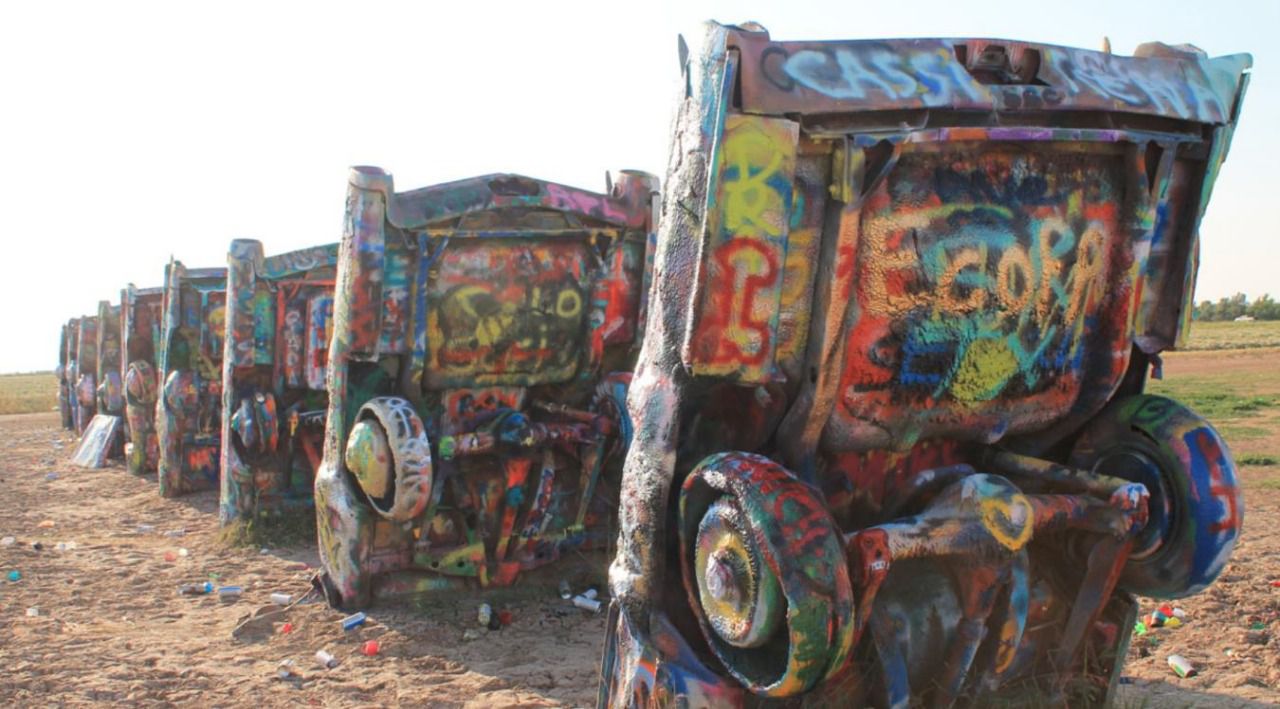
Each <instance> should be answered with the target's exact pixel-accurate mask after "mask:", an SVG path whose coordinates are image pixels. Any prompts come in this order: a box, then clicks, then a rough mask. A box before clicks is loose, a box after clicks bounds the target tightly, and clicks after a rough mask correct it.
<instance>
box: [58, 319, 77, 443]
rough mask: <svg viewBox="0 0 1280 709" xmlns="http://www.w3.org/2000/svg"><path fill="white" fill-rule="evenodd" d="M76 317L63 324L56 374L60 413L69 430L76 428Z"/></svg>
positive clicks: (59, 340)
mask: <svg viewBox="0 0 1280 709" xmlns="http://www.w3.org/2000/svg"><path fill="white" fill-rule="evenodd" d="M77 329H78V328H77V327H76V319H75V318H72V319H71V320H68V321H67V322H66V323H64V324H63V325H62V333H61V335H60V336H59V338H58V367H57V369H55V370H54V376H55V377H57V379H58V414H59V418H60V420H61V421H62V427H63V428H65V429H66V430H68V431H74V430H76V419H75V410H74V408H73V407H74V401H75V382H74V381H73V380H72V373H73V372H74V371H75V362H76V355H75V345H76V332H77Z"/></svg>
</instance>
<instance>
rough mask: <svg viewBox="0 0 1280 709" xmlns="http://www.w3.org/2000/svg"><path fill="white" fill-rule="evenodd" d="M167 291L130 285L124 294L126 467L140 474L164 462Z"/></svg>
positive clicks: (121, 320) (122, 338)
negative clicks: (162, 356) (160, 397)
mask: <svg viewBox="0 0 1280 709" xmlns="http://www.w3.org/2000/svg"><path fill="white" fill-rule="evenodd" d="M163 315H164V288H163V287H157V288H138V287H136V286H134V285H133V284H132V283H130V284H129V285H128V286H127V287H126V288H125V289H124V290H122V291H120V343H121V344H120V349H121V352H122V353H123V360H122V361H121V364H120V368H121V372H120V374H121V376H122V377H123V380H124V409H125V422H126V424H127V425H126V427H125V432H126V437H127V441H126V443H125V446H124V449H125V464H126V465H127V466H128V468H129V472H131V473H134V474H136V475H141V474H143V473H150V472H155V470H156V466H157V464H158V462H159V460H160V443H159V440H158V439H157V437H156V424H155V421H156V393H157V392H158V391H159V389H160V384H161V380H160V367H159V359H158V355H159V352H160V350H161V346H160V343H161V342H162V340H161V327H160V326H161V323H162V321H163Z"/></svg>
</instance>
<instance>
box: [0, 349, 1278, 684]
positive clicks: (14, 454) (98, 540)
mask: <svg viewBox="0 0 1280 709" xmlns="http://www.w3.org/2000/svg"><path fill="white" fill-rule="evenodd" d="M1276 369H1280V351H1277V350H1269V351H1254V352H1251V353H1239V355H1238V356H1237V355H1231V356H1224V355H1223V353H1190V354H1186V355H1177V356H1172V357H1168V358H1166V364H1165V370H1166V376H1168V377H1177V376H1180V375H1181V376H1186V375H1187V373H1195V372H1217V373H1221V372H1223V371H1230V372H1238V375H1239V376H1240V377H1245V378H1247V377H1249V376H1251V374H1254V373H1258V372H1263V371H1274V370H1276ZM1229 443H1231V441H1229ZM72 446H73V442H72V437H71V436H70V435H69V434H68V433H66V432H65V431H61V430H59V429H58V422H57V418H56V416H55V415H53V414H25V415H13V416H3V417H0V450H2V451H3V452H4V456H3V463H0V537H5V536H12V537H14V538H15V543H14V544H13V545H11V546H6V547H0V574H8V573H9V572H11V571H14V570H16V571H18V572H19V573H21V575H22V576H21V579H20V580H18V581H16V582H10V581H7V580H5V581H0V668H3V671H0V703H2V704H4V705H7V706H12V705H18V706H27V705H34V704H37V703H38V704H41V705H71V706H75V705H84V704H94V703H103V704H105V703H111V704H121V703H128V704H130V705H140V706H148V705H182V706H194V705H200V706H206V707H207V706H244V705H250V704H255V705H260V706H286V705H288V706H293V705H312V706H385V705H398V704H414V705H430V706H486V707H488V706H589V705H592V704H593V703H594V699H595V691H596V669H597V665H598V662H599V654H600V644H601V641H602V639H603V635H604V621H603V617H602V616H597V615H590V614H588V613H586V612H584V611H580V610H578V609H576V608H573V607H571V606H568V605H567V604H566V603H565V602H564V601H562V600H561V599H560V598H559V597H558V595H556V593H555V592H554V585H555V583H556V582H557V581H558V579H559V576H550V575H545V574H544V575H542V576H539V577H536V578H534V579H531V580H530V582H527V583H523V584H522V585H520V586H519V587H517V588H516V589H514V590H512V591H507V592H505V593H502V594H499V595H491V596H488V598H489V599H490V600H491V601H493V602H494V603H495V605H496V606H497V607H499V608H502V609H508V610H510V611H511V612H512V614H513V618H514V620H513V622H512V623H511V625H510V626H508V627H506V628H504V629H503V630H501V631H495V632H489V631H483V630H479V629H478V627H477V625H476V622H475V612H476V603H477V599H476V598H475V597H473V596H466V597H455V598H450V599H441V600H438V601H435V602H432V603H431V604H430V605H426V606H424V605H413V604H408V603H405V604H400V605H395V606H392V607H378V608H376V609H375V610H373V611H371V612H370V613H369V616H370V618H369V622H368V623H367V624H366V625H365V626H363V627H362V628H359V629H357V630H354V631H350V632H346V631H343V630H342V628H341V620H342V614H341V613H338V612H337V611H333V610H330V609H328V608H327V607H326V606H325V605H324V604H323V602H320V601H315V602H309V603H301V604H298V605H296V606H294V607H293V608H292V609H291V610H289V611H287V613H285V614H283V615H281V616H279V617H272V616H265V617H263V618H262V619H261V620H259V621H256V622H253V623H249V624H248V625H247V626H245V628H244V630H243V631H242V632H241V633H240V634H239V635H238V637H233V630H235V629H236V628H237V626H238V625H240V624H241V623H242V622H243V621H244V620H246V619H248V618H249V617H250V616H251V615H253V614H254V613H255V612H257V613H263V612H267V611H270V610H274V609H276V607H275V606H272V605H271V604H270V601H269V596H270V594H271V593H273V592H282V593H289V594H292V595H294V597H295V598H296V597H297V596H298V595H300V594H304V593H306V592H308V591H309V589H310V585H309V578H310V576H311V574H312V573H313V567H314V566H315V564H316V563H317V559H316V555H315V551H314V549H310V548H298V549H275V548H270V549H267V550H265V553H264V552H262V551H260V550H257V549H228V548H226V547H225V546H223V545H221V544H220V543H219V542H218V541H217V539H216V534H217V519H216V512H215V507H216V494H215V493H212V492H209V493H201V494H197V495H193V496H190V497H186V498H180V499H177V500H165V499H162V498H160V497H159V496H158V494H157V491H156V483H155V479H154V476H153V477H150V478H137V477H134V476H131V475H129V474H128V473H127V472H126V471H125V470H124V469H123V467H122V466H121V465H119V464H116V465H113V466H111V467H109V468H107V469H104V470H97V471H87V470H80V469H77V468H73V467H71V466H70V465H69V464H68V460H69V458H70V454H71V450H72ZM1232 447H1233V451H1234V452H1235V453H1236V454H1237V455H1240V454H1241V453H1242V452H1271V453H1275V452H1280V424H1278V425H1275V426H1272V427H1271V428H1270V433H1269V434H1268V435H1267V436H1265V437H1262V438H1253V439H1250V440H1248V441H1246V442H1245V443H1244V444H1242V445H1240V446H1236V445H1235V444H1234V443H1232ZM1241 470H1242V475H1243V479H1244V485H1245V504H1246V513H1245V523H1244V524H1245V526H1244V535H1243V539H1242V541H1241V543H1240V545H1239V546H1238V547H1237V550H1236V554H1235V557H1234V561H1233V562H1232V564H1231V565H1230V566H1229V567H1228V568H1227V570H1226V571H1225V573H1224V574H1223V575H1222V577H1221V579H1219V581H1218V583H1217V584H1216V585H1215V586H1214V587H1213V588H1211V589H1210V590H1209V591H1208V592H1206V593H1204V594H1202V595H1200V596H1197V597H1195V598H1190V599H1185V600H1183V601H1180V602H1179V603H1178V604H1177V605H1178V606H1180V607H1181V608H1183V609H1184V610H1185V611H1186V614H1187V621H1188V622H1187V624H1186V625H1184V626H1183V627H1180V628H1177V629H1161V630H1157V631H1155V632H1153V633H1151V634H1150V635H1148V636H1146V637H1144V638H1136V639H1135V642H1134V645H1133V650H1132V653H1131V657H1130V661H1129V664H1128V665H1127V667H1126V670H1125V678H1124V680H1123V681H1124V686H1123V691H1122V695H1121V701H1120V703H1119V704H1120V706H1125V707H1138V706H1148V707H1166V706H1168V707H1185V706H1212V707H1234V706H1270V705H1275V704H1280V639H1278V638H1277V636H1278V635H1280V588H1273V587H1272V586H1271V585H1270V583H1271V582H1272V581H1280V535H1277V533H1276V532H1275V530H1276V529H1277V528H1278V527H1280V467H1278V466H1275V465H1271V466H1262V467H1255V466H1249V467H1243V468H1242V469H1241ZM50 473H55V474H56V475H57V477H56V479H52V480H50V479H48V477H47V476H48V475H49V474H50ZM42 523H43V524H42ZM50 523H51V525H52V526H49V524H50ZM146 525H149V526H150V527H151V528H148V527H147V526H146ZM177 530H182V531H183V532H184V533H183V535H182V536H166V533H167V532H168V533H172V532H176V531H177ZM35 542H38V543H40V544H41V545H42V548H41V549H39V550H36V549H34V548H33V546H32V545H33V543H35ZM60 542H61V543H64V545H65V544H66V543H70V542H74V548H65V547H64V548H63V549H61V550H60V549H59V548H58V544H59V543H60ZM184 549H185V550H186V551H185V555H184V554H183V552H182V550H184ZM605 563H606V559H605V557H604V555H599V556H598V557H593V558H588V559H583V560H580V562H579V563H578V564H576V565H574V568H575V570H574V571H572V572H566V571H564V570H558V569H549V570H547V571H551V572H552V573H553V574H568V575H571V576H572V579H571V580H573V581H574V582H575V583H576V584H577V585H579V586H581V585H582V584H585V583H587V582H588V581H590V580H591V579H590V578H589V577H590V576H592V575H596V576H597V577H598V575H599V574H600V573H601V572H602V570H603V567H604V565H605ZM206 580H209V581H211V582H213V583H214V584H215V585H238V586H241V587H243V589H244V593H243V596H242V597H241V598H240V599H239V600H236V601H231V602H225V601H221V600H219V599H218V598H217V597H215V596H195V597H191V596H180V595H178V594H177V589H178V587H179V586H180V585H182V584H186V583H198V582H203V581H206ZM31 609H34V612H35V613H36V615H34V616H33V615H30V613H32V612H33V611H32V610H31ZM284 622H289V623H291V624H292V626H293V628H292V631H291V632H288V633H282V632H280V631H281V628H282V626H283V624H284ZM1254 624H1261V625H1260V626H1259V627H1261V628H1262V629H1261V630H1251V629H1250V628H1251V627H1252V626H1254ZM468 631H471V632H468ZM476 635H478V636H479V637H474V636H476ZM369 640H377V641H378V642H379V644H380V650H379V653H378V654H377V655H376V656H373V657H367V656H364V655H362V654H361V652H360V650H361V648H362V646H363V645H364V644H365V643H366V642H367V641H369ZM321 649H325V650H328V651H329V652H331V653H332V654H333V655H335V656H336V657H337V658H338V660H339V663H340V664H338V665H337V667H335V668H333V669H322V668H321V667H320V666H319V665H318V664H317V663H316V661H315V659H314V655H315V653H316V651H317V650H321ZM1171 653H1179V654H1182V655H1184V656H1185V657H1187V658H1188V659H1189V660H1191V662H1192V663H1194V664H1195V666H1196V667H1197V668H1198V670H1199V674H1198V675H1197V676H1195V677H1191V678H1187V679H1180V678H1178V677H1176V676H1174V674H1173V673H1172V672H1171V671H1170V670H1169V668H1168V666H1167V665H1166V658H1167V656H1168V655H1169V654H1171ZM287 659H291V660H293V661H294V663H295V667H296V671H297V673H298V675H300V677H295V678H293V679H289V680H282V679H280V678H279V677H278V676H277V669H278V665H279V663H280V662H281V661H282V660H287Z"/></svg>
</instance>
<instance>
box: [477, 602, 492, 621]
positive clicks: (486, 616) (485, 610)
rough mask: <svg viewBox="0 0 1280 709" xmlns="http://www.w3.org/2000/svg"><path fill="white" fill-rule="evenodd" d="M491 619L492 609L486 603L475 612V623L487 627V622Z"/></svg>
mask: <svg viewBox="0 0 1280 709" xmlns="http://www.w3.org/2000/svg"><path fill="white" fill-rule="evenodd" d="M492 618H493V607H492V606H490V605H489V604H488V603H481V604H480V609H479V610H478V611H476V622H477V623H479V624H480V625H483V626H488V625H489V621H490V620H491V619H492Z"/></svg>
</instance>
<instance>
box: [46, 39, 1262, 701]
mask: <svg viewBox="0 0 1280 709" xmlns="http://www.w3.org/2000/svg"><path fill="white" fill-rule="evenodd" d="M701 39H702V43H701V44H702V47H701V50H700V51H698V52H690V51H689V50H688V49H687V47H686V45H685V44H684V42H683V41H682V42H681V45H680V50H681V51H680V64H681V71H682V84H681V85H682V87H683V93H682V95H681V97H680V101H679V106H678V112H677V119H676V122H675V131H674V134H673V136H672V142H671V157H670V161H669V169H668V173H667V177H666V182H665V194H664V196H663V198H662V199H661V200H660V199H659V189H658V181H657V179H656V178H654V177H652V176H650V175H647V174H643V173H637V172H625V171H624V172H622V173H620V174H618V175H617V176H616V177H615V178H614V179H612V180H611V181H610V183H609V184H608V185H607V189H606V190H605V191H604V192H602V193H593V192H589V191H585V190H581V189H576V188H573V187H568V186H564V185H560V184H555V183H551V182H545V181H541V180H535V179H529V178H526V177H521V176H515V175H489V176H485V177H479V178H474V179H467V180H462V181H459V182H452V183H448V184H441V185H436V186H431V187H426V188H423V189H417V190H412V191H405V192H398V191H396V189H395V185H394V184H393V182H392V179H391V177H390V176H389V175H388V174H386V173H384V172H383V171H381V170H379V169H376V168H355V169H353V170H352V171H351V173H350V178H349V184H348V193H347V206H346V220H345V225H344V230H343V236H342V241H341V242H340V243H338V244H330V245H327V246H323V247H317V248H311V249H304V250H301V251H296V252H291V253H286V254H280V255H276V256H265V255H264V253H263V249H262V247H261V245H260V244H259V243H257V242H254V241H236V242H233V243H232V246H231V249H230V251H229V254H228V264H227V266H226V267H225V268H223V267H218V268H207V269H188V268H186V267H184V266H183V265H182V264H180V263H177V262H171V263H170V264H169V267H168V268H167V269H166V271H165V280H164V285H163V287H162V288H159V289H152V290H138V289H134V288H132V287H130V288H129V289H127V290H126V291H124V292H123V293H122V294H121V302H120V305H119V306H115V305H111V304H109V303H106V302H104V303H102V304H101V305H100V307H99V309H98V313H97V314H96V315H92V316H87V317H83V318H77V319H74V320H72V321H70V322H69V323H68V325H67V327H66V328H65V330H64V335H63V347H62V368H61V370H60V371H61V372H62V402H63V408H62V410H63V419H64V424H65V425H67V426H68V427H74V428H76V429H77V430H79V431H80V432H82V433H84V435H85V438H86V440H89V441H98V440H100V441H101V442H100V443H99V444H98V447H97V448H96V449H94V451H93V454H94V455H105V454H107V453H108V452H109V448H110V445H111V444H110V442H109V437H108V436H107V435H106V433H105V431H104V433H103V434H102V435H100V436H99V437H98V438H95V437H94V436H95V435H98V434H97V433H95V432H96V431H97V430H98V428H97V427H99V426H101V427H102V428H103V429H106V428H109V427H111V426H115V427H117V428H118V430H120V431H121V432H122V433H123V437H122V438H123V440H124V441H126V442H125V443H124V444H123V450H122V453H123V454H124V455H125V457H126V458H127V460H128V468H129V470H130V471H132V472H134V473H147V472H149V471H151V470H156V471H157V472H158V479H159V488H160V492H161V494H163V495H175V494H181V493H184V492H189V491H192V490H198V489H201V488H210V487H216V488H218V489H219V490H220V491H221V504H220V516H221V518H222V521H223V522H231V521H234V520H237V519H241V518H246V517H252V516H255V515H263V514H267V515H269V514H275V513H277V512H278V511H280V510H282V509H285V508H287V507H289V506H291V505H314V508H315V512H316V515H317V527H318V544H319V548H320V552H321V556H322V559H323V565H324V574H323V576H322V585H323V588H324V589H325V592H326V594H327V596H328V598H329V600H330V602H331V603H333V604H334V605H337V606H342V607H353V608H354V607H363V606H366V605H368V604H369V603H371V602H372V600H373V598H374V597H375V596H380V595H382V594H394V593H406V592H429V591H432V590H434V589H441V588H448V587H457V586H468V585H475V586H480V587H486V586H496V585H506V584H510V583H513V582H514V581H516V580H517V579H518V578H519V577H520V574H521V573H522V572H523V571H526V570H529V569H532V568H534V567H538V566H540V565H543V564H546V563H549V562H552V561H555V560H556V559H557V558H558V557H560V556H562V555H564V554H565V553H566V552H567V551H568V550H571V549H581V548H589V547H607V546H608V545H610V544H612V543H615V541H616V556H615V558H614V559H613V562H612V565H611V567H610V588H611V592H612V598H613V601H612V605H611V614H610V618H609V622H608V638H607V641H606V643H605V656H604V659H603V662H602V665H601V684H600V703H601V705H618V706H630V705H636V706H650V705H652V706H665V705H680V706H712V705H742V704H746V705H761V706H768V705H773V704H775V703H777V704H787V705H792V704H796V705H799V704H807V705H830V704H841V705H862V704H875V705H891V706H905V705H907V704H909V703H929V704H936V705H944V706H945V705H949V704H952V703H956V702H960V703H986V702H989V701H994V700H996V699H998V698H1001V697H1004V698H1005V699H1008V700H1011V701H1014V702H1015V703H1017V702H1018V701H1019V698H1022V699H1024V700H1025V699H1026V697H1028V696H1032V695H1029V694H1027V692H1028V691H1034V692H1035V693H1036V696H1040V695H1043V694H1045V693H1047V694H1049V695H1051V696H1058V697H1068V698H1070V701H1071V702H1072V703H1076V702H1080V703H1086V702H1088V703H1098V702H1107V701H1109V700H1110V698H1111V696H1112V694H1113V692H1114V689H1115V686H1116V683H1117V681H1118V678H1119V674H1120V666H1121V664H1122V662H1123V659H1124V656H1125V652H1126V648H1127V645H1128V638H1129V628H1131V627H1132V626H1133V622H1134V618H1135V614H1136V603H1135V600H1134V596H1135V594H1140V595H1147V596H1155V597H1162V598H1173V597H1179V596H1184V595H1188V594H1192V593H1196V592H1198V591H1200V590H1202V589H1203V588H1205V587H1206V586H1207V585H1208V584H1209V583H1211V582H1212V581H1213V579H1214V578H1215V577H1216V576H1217V574H1218V573H1219V572H1220V571H1221V569H1222V568H1223V566H1224V565H1225V563H1226V562H1227V560H1228V558H1229V557H1230V554H1231V550H1232V548H1233V546H1234V544H1235V541H1236V539H1237V537H1238V535H1239V531H1240V526H1241V521H1242V516H1243V506H1242V503H1241V498H1240V491H1239V488H1238V485H1237V483H1236V476H1235V468H1234V465H1233V463H1232V460H1231V457H1230V454H1229V453H1228V450H1227V447H1226V445H1225V443H1224V442H1223V441H1222V439H1221V438H1220V436H1219V435H1218V433H1217V432H1216V431H1215V430H1214V428H1213V427H1212V426H1211V425H1210V424H1209V423H1208V422H1207V421H1205V420H1204V419H1203V418H1202V417H1200V416H1198V415H1197V414H1195V413H1194V412H1192V411H1190V410H1189V409H1187V408H1186V407H1185V406H1183V405H1181V404H1179V403H1177V402H1175V401H1172V400H1169V399H1166V398H1162V397H1159V396H1152V395H1148V394H1145V393H1144V392H1143V388H1144V383H1145V382H1146V380H1147V378H1148V376H1149V374H1150V373H1151V372H1155V373H1156V374H1157V375H1158V372H1159V366H1160V354H1161V352H1163V351H1165V350H1168V349H1172V348H1175V347H1176V346H1177V345H1178V343H1179V342H1180V341H1181V339H1182V338H1183V337H1184V336H1185V335H1186V331H1187V327H1188V316H1189V311H1190V309H1189V303H1190V299H1191V297H1192V295H1193V287H1194V280H1195V275H1196V267H1197V254H1198V248H1199V247H1198V240H1199V230H1198V227H1199V223H1200V220H1201V217H1202V216H1203V214H1204V211H1205V208H1206V205H1207V203H1208V199H1209V195H1210V192H1211V190H1212V186H1213V183H1214V180H1215V178H1216V176H1217V172H1218V170H1219V168H1220V166H1221V164H1222V162H1223V160H1224V159H1225V156H1226V153H1227V148H1228V146H1229V144H1230V141H1231V136H1232V132H1233V130H1234V128H1235V125H1236V121H1237V119H1238V117H1239V113H1240V106H1241V101H1242V98H1243V95H1244V89H1245V86H1246V84H1247V79H1248V69H1249V64H1250V59H1249V57H1248V56H1247V55H1233V56H1227V57H1220V58H1215V59H1209V58H1207V57H1206V56H1205V55H1204V54H1203V53H1202V52H1199V51H1198V50H1196V49H1194V48H1192V47H1188V46H1185V45H1181V46H1178V47H1171V46H1167V45H1163V44H1158V43H1157V44H1147V45H1143V46H1141V47H1139V49H1138V50H1137V52H1136V54H1135V56H1132V57H1120V56H1115V55H1112V54H1111V53H1110V52H1109V51H1102V52H1095V51H1086V50H1078V49H1069V48H1064V47H1057V46H1049V45H1041V44H1031V43H1025V42H1003V41H996V40H980V39H963V40H884V41H826V42H779V41H774V40H772V39H771V38H770V37H769V35H768V33H767V32H765V31H763V30H761V29H760V28H759V27H756V26H751V25H748V26H742V27H735V26H724V25H719V24H715V23H711V24H709V25H708V26H707V27H706V30H705V35H704V36H703V37H702V38H701ZM95 414H96V415H97V418H96V419H95V418H94V416H95ZM99 422H103V423H101V424H99ZM113 422H114V423H113ZM91 447H92V446H91Z"/></svg>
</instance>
